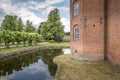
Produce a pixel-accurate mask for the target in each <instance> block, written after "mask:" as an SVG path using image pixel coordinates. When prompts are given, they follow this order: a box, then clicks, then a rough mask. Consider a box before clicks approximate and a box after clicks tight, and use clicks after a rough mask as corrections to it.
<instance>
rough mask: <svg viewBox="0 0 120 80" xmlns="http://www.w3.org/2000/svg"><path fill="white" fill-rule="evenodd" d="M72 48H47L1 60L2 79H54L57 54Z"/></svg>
mask: <svg viewBox="0 0 120 80" xmlns="http://www.w3.org/2000/svg"><path fill="white" fill-rule="evenodd" d="M69 52H70V49H45V50H40V51H35V52H31V53H27V54H23V55H18V56H15V57H8V58H6V59H2V60H0V80H54V76H55V74H56V70H57V65H56V64H54V63H53V58H54V57H55V56H58V55H61V54H64V53H69Z"/></svg>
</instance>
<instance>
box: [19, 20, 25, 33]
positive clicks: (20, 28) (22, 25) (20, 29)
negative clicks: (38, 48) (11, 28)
mask: <svg viewBox="0 0 120 80" xmlns="http://www.w3.org/2000/svg"><path fill="white" fill-rule="evenodd" d="M17 30H18V31H20V32H22V31H23V30H24V24H23V21H22V19H21V18H19V19H18V28H17Z"/></svg>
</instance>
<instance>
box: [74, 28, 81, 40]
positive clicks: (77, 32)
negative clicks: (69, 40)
mask: <svg viewBox="0 0 120 80" xmlns="http://www.w3.org/2000/svg"><path fill="white" fill-rule="evenodd" d="M79 36H80V33H79V28H74V40H79V38H80V37H79Z"/></svg>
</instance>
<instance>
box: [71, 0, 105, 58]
mask: <svg viewBox="0 0 120 80" xmlns="http://www.w3.org/2000/svg"><path fill="white" fill-rule="evenodd" d="M74 1H75V0H71V51H72V54H73V55H74V54H75V55H76V54H78V55H77V57H80V56H84V55H85V56H88V57H89V56H91V55H93V56H94V57H95V56H97V57H98V56H100V57H103V55H104V19H103V16H104V0H91V1H89V0H77V2H78V3H79V4H80V14H79V16H73V6H74ZM75 25H77V27H79V29H80V40H74V27H75ZM81 54H82V55H81ZM86 54H88V55H86ZM86 58H87V57H86ZM92 58H93V57H92Z"/></svg>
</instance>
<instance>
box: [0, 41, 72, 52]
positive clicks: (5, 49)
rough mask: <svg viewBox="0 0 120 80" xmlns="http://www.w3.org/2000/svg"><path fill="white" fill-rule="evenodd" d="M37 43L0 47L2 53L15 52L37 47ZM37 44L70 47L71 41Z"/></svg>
mask: <svg viewBox="0 0 120 80" xmlns="http://www.w3.org/2000/svg"><path fill="white" fill-rule="evenodd" d="M35 46H36V45H33V46H25V47H24V46H19V47H16V46H15V47H10V48H1V49H0V53H5V52H13V51H18V50H23V49H28V48H32V47H35ZM37 46H49V47H59V46H61V47H70V43H69V42H62V43H42V44H38V45H37Z"/></svg>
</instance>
